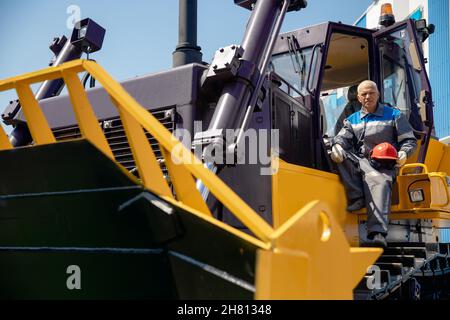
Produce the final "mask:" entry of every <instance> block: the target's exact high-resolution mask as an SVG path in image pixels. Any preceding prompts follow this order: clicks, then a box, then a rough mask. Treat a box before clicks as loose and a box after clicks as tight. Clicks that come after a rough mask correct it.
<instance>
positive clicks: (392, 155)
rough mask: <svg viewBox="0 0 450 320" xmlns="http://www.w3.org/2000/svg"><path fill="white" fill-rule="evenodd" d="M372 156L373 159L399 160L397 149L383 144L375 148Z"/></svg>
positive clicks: (385, 143) (388, 144)
mask: <svg viewBox="0 0 450 320" xmlns="http://www.w3.org/2000/svg"><path fill="white" fill-rule="evenodd" d="M370 156H371V158H373V159H390V160H397V149H395V147H394V146H393V145H392V144H390V143H387V142H383V143H380V144H378V145H376V146H375V148H373V150H372V152H371V155H370Z"/></svg>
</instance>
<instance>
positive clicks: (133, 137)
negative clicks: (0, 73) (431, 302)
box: [0, 60, 382, 299]
mask: <svg viewBox="0 0 450 320" xmlns="http://www.w3.org/2000/svg"><path fill="white" fill-rule="evenodd" d="M83 71H87V72H89V73H90V74H91V76H92V77H93V78H95V79H96V80H97V81H98V82H99V83H100V84H101V85H102V86H103V88H104V89H105V91H106V92H107V93H108V95H109V97H110V99H111V100H112V102H113V103H114V105H115V106H116V107H117V109H118V111H119V115H120V118H121V120H122V123H123V126H124V128H125V133H126V136H127V139H128V142H129V144H130V148H131V151H132V154H133V157H134V160H135V162H136V166H137V169H138V172H139V175H140V177H141V179H142V184H143V185H144V187H146V188H147V189H148V190H150V191H152V192H154V193H155V194H157V195H158V196H160V197H161V198H163V199H165V200H166V201H169V202H171V203H173V204H174V205H177V206H179V207H181V208H184V209H186V210H187V211H188V212H190V213H191V214H193V215H196V216H198V217H200V218H201V219H203V220H205V222H208V223H212V224H215V225H217V226H219V227H221V228H223V229H225V230H227V231H228V232H230V233H233V234H234V235H236V236H238V237H241V238H242V239H244V240H246V241H249V242H252V243H254V244H255V245H257V246H258V247H259V248H260V249H259V252H258V258H257V267H256V269H257V270H256V294H255V297H256V298H262V299H269V298H271V299H272V298H274V299H278V298H283V299H303V298H305V299H311V298H313V299H330V298H333V299H351V297H352V290H353V288H354V287H355V286H356V285H357V284H358V282H359V280H360V279H361V278H362V277H363V275H364V274H365V272H366V269H367V267H369V266H370V265H371V264H372V263H373V262H374V261H375V259H376V258H377V257H378V256H379V255H380V254H381V252H382V250H381V249H363V248H350V246H349V244H348V242H347V241H346V240H345V237H344V234H343V231H342V228H341V224H342V221H339V220H342V214H341V213H340V212H341V211H342V210H343V209H342V208H343V206H344V201H345V200H343V199H344V198H343V197H342V196H341V197H340V198H336V196H332V194H333V192H335V193H336V192H337V194H342V190H341V189H342V187H341V186H340V184H339V183H338V180H337V179H336V178H334V177H333V176H332V175H329V176H328V177H327V179H326V181H325V180H324V181H315V182H314V183H315V184H314V187H315V188H317V190H316V192H317V191H319V190H322V192H325V193H327V194H329V195H330V196H329V197H322V198H321V199H320V200H321V201H316V198H315V197H314V196H313V194H314V193H313V194H310V193H307V192H306V190H307V188H311V187H313V186H312V185H307V187H305V188H303V187H301V185H297V191H298V192H299V193H301V192H302V190H303V191H304V195H305V197H304V199H302V200H301V201H300V202H295V205H296V206H297V207H296V213H295V212H289V213H288V215H290V216H283V214H282V213H284V210H285V207H280V206H279V207H278V209H277V210H278V213H277V214H278V216H279V217H281V218H277V220H276V223H275V226H276V227H277V229H276V230H274V229H273V228H272V226H270V225H269V224H268V223H266V222H265V220H263V219H262V218H261V217H260V216H259V215H258V214H257V213H256V212H255V211H254V210H253V209H251V208H250V206H249V205H248V204H247V203H245V202H244V201H243V200H242V199H241V198H240V197H239V196H238V195H237V194H236V193H234V192H233V191H232V190H231V189H230V188H229V187H228V186H227V185H226V184H225V183H224V182H223V181H222V180H221V179H219V178H218V177H217V176H216V175H215V174H213V173H212V172H211V171H209V170H207V169H206V168H205V167H204V165H203V164H202V162H201V161H199V160H198V159H197V158H196V157H195V156H194V155H193V154H192V152H190V151H189V150H187V149H186V148H185V147H184V146H183V144H182V143H181V142H180V141H179V140H177V139H176V138H175V137H174V136H173V135H172V134H171V133H170V131H168V130H167V129H166V128H165V127H164V126H163V125H162V124H161V123H160V122H159V121H158V120H157V119H156V118H154V117H153V116H152V115H151V114H150V113H149V112H148V111H147V110H145V109H144V108H143V107H142V106H141V105H139V104H138V103H137V102H136V101H135V99H134V98H133V97H131V96H130V95H129V94H128V93H127V92H126V91H125V90H124V89H123V88H122V86H121V85H120V84H119V83H117V82H116V81H115V80H114V79H113V78H112V77H111V76H110V75H108V73H106V71H105V70H103V68H101V67H100V66H99V65H98V64H97V63H95V62H93V61H85V60H77V61H72V62H68V63H65V64H62V65H60V66H57V67H50V68H47V69H44V70H41V71H37V72H34V73H29V74H25V75H22V76H18V77H13V78H10V79H6V80H2V81H0V91H4V90H10V89H15V90H16V91H17V93H18V96H19V100H20V103H21V106H22V108H23V111H24V114H25V117H26V120H27V124H28V127H29V129H30V132H31V135H32V138H33V140H34V142H35V144H36V145H42V144H49V143H55V142H56V140H55V137H54V136H53V133H52V130H51V129H50V127H49V125H48V123H47V120H46V119H45V116H44V114H43V112H42V110H41V109H40V107H39V103H38V101H36V99H35V98H34V96H33V93H32V91H31V89H30V85H31V84H33V83H37V82H42V81H45V80H52V79H58V78H62V79H64V82H65V84H66V85H67V87H68V91H69V95H70V99H71V101H72V105H73V109H74V112H75V115H76V119H77V121H78V124H79V127H80V131H81V133H82V136H83V137H84V138H85V139H87V140H88V141H90V143H92V144H93V145H94V146H95V147H96V148H98V150H100V151H101V152H103V153H104V154H105V155H106V156H107V157H109V158H111V160H113V161H115V159H114V155H113V153H112V151H111V149H110V147H109V145H108V142H107V140H106V137H105V135H104V133H103V132H102V130H101V128H100V126H99V125H98V120H97V118H96V116H95V113H94V111H93V109H92V106H91V104H90V102H89V100H88V97H87V94H86V92H85V91H84V88H83V86H82V84H81V82H80V79H79V78H78V73H80V72H83ZM144 129H145V130H146V131H147V132H149V133H150V134H151V135H152V136H153V137H154V138H155V139H156V140H157V141H158V143H159V146H160V149H161V151H162V155H163V157H164V160H165V163H166V166H167V169H168V171H169V175H170V180H171V182H172V184H173V187H174V189H175V194H176V197H177V200H178V201H177V200H175V199H174V196H173V194H172V192H171V190H170V188H169V186H168V183H167V181H166V180H165V178H164V176H163V173H162V170H161V168H160V166H159V164H158V162H157V160H156V157H155V155H154V153H153V150H152V148H151V146H150V145H149V143H148V141H147V139H146V137H145V132H144ZM11 148H12V146H11V144H10V142H9V140H8V137H7V135H6V134H5V132H4V131H3V129H2V128H1V127H0V151H1V150H8V149H11ZM116 163H117V162H116ZM117 164H118V163H117ZM118 165H119V164H118ZM310 173H313V172H312V171H311V172H310ZM306 175H307V173H306ZM280 178H281V179H283V176H282V175H281V176H280ZM287 178H288V177H287ZM194 179H200V180H201V181H202V182H203V183H204V185H205V186H206V187H207V188H208V189H209V190H210V192H211V193H212V194H213V195H214V196H215V197H216V199H218V200H219V201H220V202H222V203H223V205H224V206H225V207H227V208H228V209H229V210H230V211H231V212H232V213H233V214H234V215H235V216H236V217H237V218H238V219H239V220H240V221H242V222H243V223H244V224H245V225H246V226H247V227H248V228H249V230H250V231H252V232H253V234H254V235H255V236H256V237H257V238H259V239H256V238H254V237H252V236H249V235H247V234H245V233H243V232H241V231H238V230H236V229H234V228H232V227H230V226H228V225H226V224H224V223H222V222H221V221H218V220H215V219H214V218H213V217H212V215H211V212H210V211H209V209H208V207H207V205H206V203H205V201H204V200H203V199H202V197H201V195H200V193H199V192H198V190H197V189H196V187H195V180H194ZM313 180H314V179H313ZM313 180H305V179H300V180H299V182H303V183H310V182H312V181H313ZM330 181H333V183H332V184H330V186H328V185H327V187H326V190H325V189H324V186H323V185H321V184H320V183H323V182H325V183H327V182H330ZM280 184H281V183H280ZM278 191H281V189H280V190H277V192H278ZM299 193H297V195H298V194H299ZM289 194H291V193H289ZM293 197H294V198H295V195H293ZM308 197H309V201H306V198H308ZM311 200H314V201H312V202H311ZM325 203H330V205H331V207H332V208H334V209H336V210H337V212H338V213H339V215H341V217H340V218H339V219H338V218H336V216H335V215H336V213H335V212H333V211H331V210H330V209H329V207H328V206H327V205H326V204H325ZM298 210H299V211H298ZM297 211H298V212H297Z"/></svg>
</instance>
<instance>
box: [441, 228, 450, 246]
mask: <svg viewBox="0 0 450 320" xmlns="http://www.w3.org/2000/svg"><path fill="white" fill-rule="evenodd" d="M440 242H444V243H450V229H442V230H441V239H440Z"/></svg>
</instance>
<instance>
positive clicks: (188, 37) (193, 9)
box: [173, 0, 202, 67]
mask: <svg viewBox="0 0 450 320" xmlns="http://www.w3.org/2000/svg"><path fill="white" fill-rule="evenodd" d="M179 10H180V11H179V27H178V45H177V47H176V50H175V51H174V53H173V66H174V67H178V66H182V65H185V64H189V63H193V62H198V63H201V62H202V53H201V48H200V47H199V46H197V0H180V9H179Z"/></svg>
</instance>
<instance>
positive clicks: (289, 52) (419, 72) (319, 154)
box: [271, 20, 433, 172]
mask: <svg viewBox="0 0 450 320" xmlns="http://www.w3.org/2000/svg"><path fill="white" fill-rule="evenodd" d="M417 25H418V23H417V22H415V21H413V20H405V21H402V22H399V23H395V24H393V25H391V26H389V27H387V28H383V29H380V30H369V29H364V28H360V27H355V26H348V25H344V24H341V23H333V22H329V23H324V24H320V25H316V26H312V27H308V28H305V29H300V30H296V31H293V32H288V33H285V34H282V35H280V37H279V39H278V42H277V45H276V48H275V50H274V55H273V58H272V63H271V71H272V73H273V74H275V75H276V76H277V77H278V78H280V79H282V80H281V82H280V83H279V86H278V87H279V88H284V91H285V92H286V93H287V94H288V95H290V96H291V97H292V98H293V99H295V100H296V101H297V108H298V109H299V110H302V111H303V113H304V114H308V115H305V116H303V117H299V118H298V122H299V123H298V125H297V126H291V129H292V130H297V132H295V133H293V132H289V133H288V132H285V131H286V129H285V127H283V126H278V127H275V128H280V141H281V144H283V143H286V141H287V140H289V139H292V138H289V137H283V135H285V136H287V135H288V134H289V135H290V137H292V136H299V137H298V143H300V144H301V146H300V147H298V148H301V149H303V150H302V154H301V155H299V157H300V158H303V160H302V159H300V158H297V159H292V154H290V155H285V158H283V156H284V154H288V152H283V151H284V150H285V149H286V148H284V149H283V145H282V146H281V152H280V157H281V159H283V160H286V161H288V162H292V163H294V164H300V165H303V166H307V167H311V168H317V169H320V170H324V171H331V172H334V171H335V166H334V164H333V163H331V161H330V158H329V156H328V153H327V145H326V144H327V142H328V141H329V140H330V138H333V137H334V136H335V135H336V134H337V133H338V132H339V130H340V128H341V127H342V121H343V119H345V118H346V117H348V116H349V115H350V114H352V113H354V112H356V111H358V110H359V109H360V108H361V105H360V104H359V102H358V101H357V98H356V87H357V86H358V85H359V83H361V82H362V81H363V80H366V79H370V80H372V81H374V82H376V83H377V85H378V88H379V90H380V102H381V103H382V104H385V105H389V106H393V107H396V108H398V109H400V111H401V112H402V113H404V114H405V115H406V117H407V118H408V119H409V121H410V123H411V126H412V127H413V129H414V131H415V133H416V136H417V138H418V139H420V140H421V150H420V153H419V156H418V159H417V161H418V162H423V161H424V160H425V159H424V157H425V155H426V148H427V146H428V141H429V139H430V136H431V131H432V126H433V125H432V123H433V121H432V103H431V89H430V84H429V80H428V77H427V74H426V71H425V62H424V58H423V53H422V47H421V44H422V43H421V42H420V41H419V36H420V30H418V28H417ZM421 40H423V39H421ZM272 78H276V77H275V76H274V75H272ZM286 88H289V90H286ZM290 88H292V89H290ZM282 108H283V106H282V104H280V105H277V104H276V101H275V105H274V109H275V112H273V114H275V118H276V115H277V114H282V113H283V111H282V110H280V109H282ZM285 109H286V108H285ZM285 112H288V111H287V110H285ZM289 112H290V114H291V115H292V106H291V107H290V110H289ZM278 118H279V117H278ZM274 124H275V126H276V125H277V121H276V119H275V121H274ZM305 128H307V129H305ZM305 130H308V132H307V133H305V132H304V131H305ZM302 131H303V133H302ZM308 139H311V141H309V140H308ZM294 151H295V150H294ZM305 152H308V153H309V154H310V155H311V156H310V157H309V158H308V161H309V162H308V161H304V159H305V158H306V157H305V155H304V153H305ZM294 154H297V152H294Z"/></svg>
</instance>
